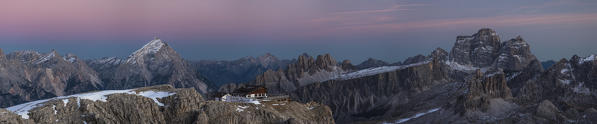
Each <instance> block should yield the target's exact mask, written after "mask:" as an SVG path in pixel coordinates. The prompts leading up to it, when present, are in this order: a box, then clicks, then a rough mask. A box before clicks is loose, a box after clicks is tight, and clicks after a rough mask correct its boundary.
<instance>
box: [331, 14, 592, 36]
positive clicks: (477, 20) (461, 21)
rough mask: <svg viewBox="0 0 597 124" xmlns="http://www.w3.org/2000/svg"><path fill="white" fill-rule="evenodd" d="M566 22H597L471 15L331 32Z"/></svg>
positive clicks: (588, 17)
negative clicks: (470, 16)
mask: <svg viewBox="0 0 597 124" xmlns="http://www.w3.org/2000/svg"><path fill="white" fill-rule="evenodd" d="M566 23H583V24H593V23H597V13H587V14H550V15H516V16H497V17H472V18H458V19H439V20H424V21H410V22H397V23H382V24H368V25H355V26H338V27H335V28H332V29H331V30H328V31H331V32H336V31H346V30H348V31H356V30H358V31H364V30H375V31H408V30H409V29H434V28H454V27H461V26H474V27H479V26H483V27H487V26H490V27H494V26H504V27H508V26H524V25H547V24H566Z"/></svg>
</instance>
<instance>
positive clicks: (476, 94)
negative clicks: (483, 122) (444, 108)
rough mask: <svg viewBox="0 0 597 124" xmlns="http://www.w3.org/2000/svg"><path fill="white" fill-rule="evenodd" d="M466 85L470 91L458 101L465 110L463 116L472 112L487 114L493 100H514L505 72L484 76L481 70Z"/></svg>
mask: <svg viewBox="0 0 597 124" xmlns="http://www.w3.org/2000/svg"><path fill="white" fill-rule="evenodd" d="M465 83H466V85H468V91H467V92H466V94H465V95H463V96H462V97H461V98H459V101H458V105H460V106H462V109H463V110H462V111H461V112H462V114H464V113H466V112H472V111H483V112H486V111H487V110H488V109H489V105H490V100H491V99H495V98H501V99H506V100H509V99H512V93H511V91H510V88H509V87H508V85H507V84H506V79H505V77H504V74H503V72H494V74H489V75H485V76H484V75H483V74H482V72H481V71H480V70H477V72H476V73H475V74H474V75H472V76H471V77H470V78H469V79H467V80H466V81H465Z"/></svg>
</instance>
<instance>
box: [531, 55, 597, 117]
mask: <svg viewBox="0 0 597 124" xmlns="http://www.w3.org/2000/svg"><path fill="white" fill-rule="evenodd" d="M596 65H597V64H596V60H595V59H594V57H590V56H589V57H586V58H581V57H578V56H573V57H572V58H571V60H570V61H568V60H566V59H562V60H560V61H559V62H557V63H556V64H554V65H552V66H551V67H550V68H549V69H548V70H547V71H545V72H544V73H542V74H541V75H540V76H537V77H536V80H530V81H528V82H527V83H525V85H524V87H523V88H522V92H521V94H522V95H521V96H520V99H521V101H526V102H538V101H540V100H543V99H549V100H550V101H552V102H554V103H555V104H558V103H565V106H567V107H573V108H577V109H586V108H590V107H595V106H596V105H597V104H595V102H597V99H596V97H595V96H596V95H597V93H596V91H597V86H596V84H595V83H596V82H597V78H596V77H597V66H596Z"/></svg>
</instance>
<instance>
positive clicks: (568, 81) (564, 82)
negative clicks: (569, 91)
mask: <svg viewBox="0 0 597 124" xmlns="http://www.w3.org/2000/svg"><path fill="white" fill-rule="evenodd" d="M558 80H560V82H561V83H562V84H566V85H568V84H570V82H572V81H571V80H562V79H558Z"/></svg>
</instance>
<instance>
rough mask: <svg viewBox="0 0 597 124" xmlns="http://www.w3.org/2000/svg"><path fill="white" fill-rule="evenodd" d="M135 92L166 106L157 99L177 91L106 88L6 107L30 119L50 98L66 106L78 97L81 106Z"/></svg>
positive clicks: (78, 103) (134, 93)
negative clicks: (30, 115)
mask: <svg viewBox="0 0 597 124" xmlns="http://www.w3.org/2000/svg"><path fill="white" fill-rule="evenodd" d="M121 93H124V94H133V95H139V96H143V97H147V98H150V99H152V100H153V101H154V102H155V103H156V104H158V106H164V104H163V103H161V102H159V101H158V100H157V98H164V97H168V96H171V95H174V94H176V93H171V92H163V91H158V92H155V91H151V90H149V91H142V92H139V93H136V92H135V91H134V89H129V90H104V91H99V92H92V93H82V94H74V95H70V96H59V97H54V98H50V99H44V100H37V101H33V102H28V103H23V104H19V105H15V106H11V107H8V108H6V109H7V110H8V111H11V112H14V113H16V114H18V115H20V116H21V117H22V118H24V119H29V111H30V110H32V109H34V108H37V107H40V106H43V105H44V104H43V103H45V102H47V101H50V100H60V99H62V102H63V103H64V106H66V104H67V103H68V102H69V100H68V98H76V99H77V105H79V106H81V103H80V102H81V99H86V100H91V101H94V102H95V101H100V102H107V99H108V95H112V94H121Z"/></svg>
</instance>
